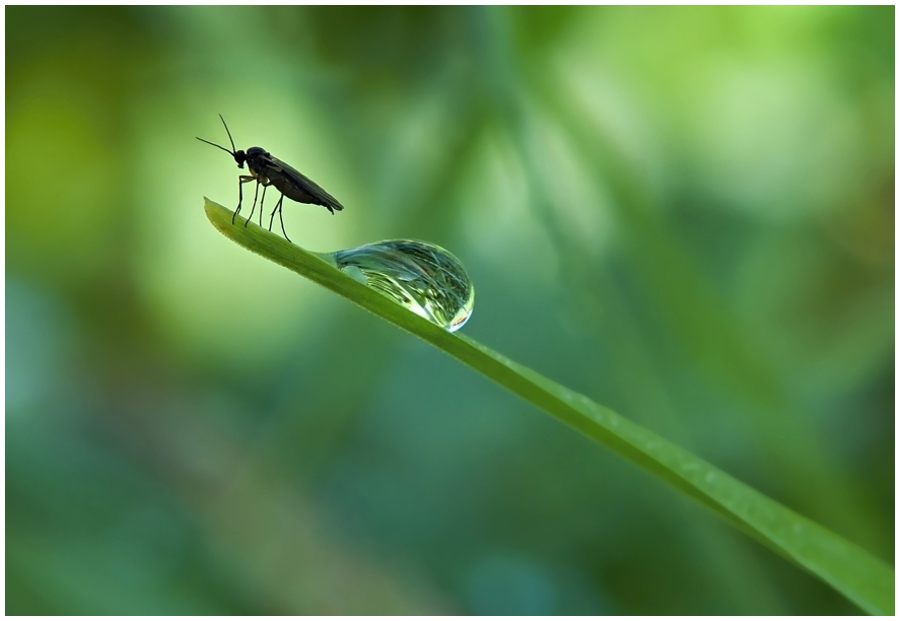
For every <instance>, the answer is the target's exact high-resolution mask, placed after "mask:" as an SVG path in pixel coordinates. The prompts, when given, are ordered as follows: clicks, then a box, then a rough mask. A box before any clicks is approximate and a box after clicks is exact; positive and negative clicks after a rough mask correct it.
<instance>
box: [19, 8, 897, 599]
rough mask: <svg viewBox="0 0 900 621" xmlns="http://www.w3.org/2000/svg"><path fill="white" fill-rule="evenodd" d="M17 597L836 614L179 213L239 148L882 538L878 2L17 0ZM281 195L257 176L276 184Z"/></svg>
mask: <svg viewBox="0 0 900 621" xmlns="http://www.w3.org/2000/svg"><path fill="white" fill-rule="evenodd" d="M6 16H7V22H6V23H7V26H6V28H7V30H6V46H7V47H6V57H7V65H6V73H7V83H6V93H7V99H6V110H7V116H6V131H7V144H6V161H7V169H6V179H7V188H6V190H7V194H6V225H7V236H6V242H7V246H6V247H7V253H6V261H7V263H6V265H7V272H6V335H7V345H6V347H7V349H6V362H7V377H6V380H7V381H6V389H7V390H6V395H7V396H6V398H7V403H6V413H7V416H6V494H7V495H6V509H7V512H6V535H7V537H6V543H7V547H6V576H7V584H6V587H7V589H6V593H7V610H6V612H7V613H10V614H194V613H200V614H280V613H295V614H392V613H393V614H442V613H463V614H470V613H474V614H846V613H855V612H857V609H855V608H854V607H853V606H852V605H851V604H850V603H849V602H847V601H845V600H843V599H842V598H841V597H840V596H839V595H838V594H837V593H835V592H833V591H832V590H831V589H830V588H829V587H827V586H826V585H824V584H822V583H820V582H818V581H816V580H815V579H814V578H813V577H811V576H809V575H807V574H806V573H804V572H802V571H801V570H799V569H798V568H796V567H794V566H793V565H790V564H789V563H788V562H786V561H785V560H783V559H781V558H778V557H776V556H774V555H773V554H771V553H770V552H769V551H768V550H765V549H763V548H762V547H760V546H759V545H758V544H756V543H754V542H752V541H750V540H749V539H747V538H746V537H744V536H743V535H741V534H740V533H737V532H734V531H733V530H732V529H730V528H729V527H728V526H726V525H724V524H722V523H720V522H719V520H717V519H716V518H715V517H714V516H713V515H711V514H708V513H707V512H705V511H704V510H702V509H701V508H699V507H697V506H695V505H694V504H692V503H691V502H690V501H688V500H687V499H685V498H682V497H680V496H678V495H677V494H675V493H673V492H672V491H671V490H669V489H667V488H665V487H664V486H661V485H659V484H658V483H657V482H655V481H654V480H652V479H651V478H650V477H647V476H646V475H645V474H644V473H642V472H639V471H637V470H635V469H634V468H632V467H631V466H629V465H627V464H625V463H622V462H621V461H620V460H618V459H617V458H616V457H614V456H613V455H610V454H608V453H606V452H604V451H602V450H600V449H598V448H597V447H596V446H593V445H592V444H590V443H589V442H588V441H587V440H585V439H584V438H582V437H580V436H578V435H577V434H574V433H572V432H571V431H570V430H568V429H566V428H564V427H563V426H561V425H559V424H557V423H555V422H554V421H552V420H550V419H548V418H547V417H545V416H544V415H543V414H541V413H540V412H538V411H537V410H535V409H534V408H532V407H531V406H528V405H527V404H524V403H523V402H520V401H517V400H516V399H515V398H513V397H512V396H510V395H508V394H506V393H504V392H503V391H502V390H501V389H500V388H498V387H496V386H494V385H492V384H490V383H488V382H487V381H485V379H484V378H481V377H479V376H477V375H476V374H474V373H472V372H470V371H468V370H467V369H465V368H463V367H461V366H459V365H457V364H456V363H455V362H453V361H452V360H449V359H447V358H445V357H442V356H441V355H440V354H439V353H438V352H436V351H432V350H431V349H429V348H428V347H426V346H425V345H424V344H422V343H419V342H417V341H415V340H414V339H410V338H409V337H408V336H407V335H405V334H403V333H401V332H399V331H396V330H394V329H392V328H390V327H389V326H386V325H382V322H380V321H378V320H377V319H376V318H374V317H371V316H369V315H367V314H365V313H363V312H361V311H359V310H358V309H356V308H353V307H351V306H350V305H348V304H346V303H345V302H343V301H342V300H340V299H338V298H336V297H335V296H331V295H330V294H329V293H327V292H325V291H324V290H321V289H319V288H317V287H315V286H313V285H312V284H311V283H308V282H306V281H304V280H302V279H300V278H297V277H296V276H294V275H293V274H291V273H289V272H287V271H285V270H279V269H277V268H275V267H274V266H272V265H271V264H269V263H268V262H267V261H265V260H263V259H261V258H259V257H255V256H251V255H248V254H247V253H245V252H243V251H242V250H241V249H239V248H238V247H236V246H234V245H233V244H229V243H227V242H226V241H224V240H222V239H221V237H220V236H219V235H218V233H216V231H215V230H213V229H212V228H211V227H210V226H209V224H208V223H207V222H206V218H205V216H204V214H203V212H202V210H201V209H200V204H201V201H200V198H201V197H202V196H203V195H208V196H210V198H212V199H214V200H217V201H218V202H222V203H224V204H226V205H229V204H230V203H229V201H233V200H235V190H236V187H235V186H236V179H235V177H236V176H237V173H238V172H239V171H238V170H237V169H236V167H235V166H234V161H233V160H232V159H230V158H229V157H228V156H226V155H225V154H224V153H222V152H220V151H218V150H216V149H212V148H210V147H208V146H205V145H202V144H200V143H198V142H197V141H196V140H194V136H202V137H204V138H207V139H210V140H214V141H217V142H220V143H222V142H224V139H225V136H224V131H223V130H222V129H221V125H220V123H219V121H218V118H217V114H218V113H221V114H223V115H224V117H225V118H226V120H227V121H228V123H229V126H230V128H231V130H232V133H233V135H234V138H235V142H236V143H237V146H238V148H241V149H246V148H248V147H250V146H256V145H259V146H263V147H264V148H266V149H267V150H269V151H270V152H272V153H273V154H275V155H276V156H277V157H279V158H282V159H284V160H285V161H287V162H289V163H290V164H291V165H293V166H295V167H296V168H298V169H299V170H301V171H303V172H304V173H305V174H308V175H309V176H310V177H312V178H313V179H315V180H316V181H317V182H318V183H320V184H321V185H322V186H323V187H325V188H327V189H328V191H329V192H330V193H332V194H334V195H335V196H336V197H338V199H339V200H340V201H341V202H342V203H343V204H344V205H345V206H346V208H347V209H346V211H344V212H342V213H340V214H338V215H336V216H331V215H330V214H328V213H327V211H325V210H324V209H321V208H313V207H310V206H305V205H297V204H293V203H291V204H289V205H286V207H285V223H286V227H287V229H288V233H289V234H290V235H291V238H292V239H294V241H295V242H297V243H299V244H300V245H301V246H304V247H307V248H311V249H313V250H323V251H324V250H336V249H339V248H344V247H351V246H355V245H359V244H362V243H366V242H371V241H375V240H377V239H383V238H398V237H416V238H421V239H426V240H429V241H431V242H433V243H436V244H439V245H441V246H444V247H446V248H449V249H451V250H452V252H453V253H454V254H455V255H456V256H458V257H460V258H461V259H462V260H463V262H464V263H465V264H466V266H467V269H468V271H469V273H470V275H471V276H472V278H473V280H474V282H475V284H476V288H477V289H478V300H477V305H476V310H475V314H474V317H473V319H472V321H470V322H469V324H468V325H467V326H466V328H465V329H466V331H467V333H468V334H470V335H471V336H473V337H474V338H476V339H478V340H480V341H482V342H484V343H485V344H487V345H489V346H491V347H494V348H496V349H498V350H500V351H503V352H504V353H507V354H509V355H510V356H512V357H514V358H515V359H517V360H519V361H521V362H523V363H525V364H527V365H529V366H531V367H533V368H534V369H535V370H537V371H539V372H541V373H543V374H545V375H547V376H548V377H552V378H554V379H557V380H560V381H562V382H563V383H565V384H566V385H568V386H570V387H571V388H573V389H575V390H578V391H580V392H583V393H585V394H587V395H590V396H591V397H592V398H593V399H595V400H596V401H598V402H600V403H603V404H606V405H608V406H610V407H612V408H614V409H616V410H617V411H619V412H621V413H622V414H624V415H626V416H629V417H631V418H632V419H634V420H635V421H636V422H639V423H641V424H642V425H645V426H647V427H649V428H651V429H654V430H655V431H658V432H659V433H661V434H662V435H664V436H666V437H667V438H669V439H671V440H673V441H675V442H677V443H679V444H681V445H683V446H685V448H688V449H689V450H691V451H693V452H694V453H696V454H698V455H700V456H702V457H704V458H706V459H708V460H709V461H711V462H712V463H714V464H716V465H717V466H719V467H721V468H723V469H725V470H726V471H728V472H730V473H732V474H734V475H736V476H737V477H738V478H740V479H742V480H744V481H746V482H747V483H749V484H751V485H753V486H754V487H756V488H757V489H759V490H760V491H762V492H764V493H766V494H767V495H769V496H771V497H773V498H775V499H777V500H779V501H781V502H783V503H784V504H786V505H788V506H789V507H791V508H793V509H795V510H797V511H799V512H801V513H803V514H805V515H806V516H808V517H810V518H812V519H814V520H816V521H818V522H819V523H821V524H823V525H824V526H826V527H828V528H831V529H833V530H835V531H836V532H838V533H840V534H842V535H844V536H846V537H847V538H849V539H850V540H852V541H854V542H856V543H858V544H860V545H862V546H864V547H865V548H867V549H868V550H870V551H872V552H873V553H874V554H876V555H877V556H879V557H881V558H882V559H883V560H885V561H886V562H888V563H893V560H894V558H893V549H894V535H893V523H894V508H893V507H894V468H893V464H894V445H893V436H894V433H893V431H894V418H893V404H894V384H893V373H894V346H893V343H894V284H893V283H894V262H893V256H894V237H893V231H894V226H893V224H894V222H893V219H894V211H893V204H894V144H893V136H894V116H893V111H894V65H893V59H894V30H893V23H894V8H893V7H753V8H745V7H691V8H679V7H652V8H651V7H645V8H637V7H635V8H628V7H607V8H602V7H597V8H589V7H578V8H566V7H559V8H540V7H534V8H500V7H495V8H480V7H455V8H437V7H435V8H388V7H383V8H379V7H371V8H358V7H344V8H338V7H334V8H332V7H227V8H225V7H145V8H105V7H82V8H78V7H33V8H32V7H9V8H7V9H6ZM272 204H273V205H274V203H272Z"/></svg>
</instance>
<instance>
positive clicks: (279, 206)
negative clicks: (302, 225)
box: [278, 194, 291, 241]
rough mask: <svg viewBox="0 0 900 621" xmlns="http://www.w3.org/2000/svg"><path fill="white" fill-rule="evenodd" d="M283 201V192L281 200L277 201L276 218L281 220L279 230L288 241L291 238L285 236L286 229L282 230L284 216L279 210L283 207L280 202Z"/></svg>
mask: <svg viewBox="0 0 900 621" xmlns="http://www.w3.org/2000/svg"><path fill="white" fill-rule="evenodd" d="M283 201H284V194H282V195H281V200H280V201H278V219H279V220H281V232H282V233H284V238H285V239H286V240H288V241H291V238H290V237H288V236H287V231H285V230H284V216H283V215H282V212H281V210H282V209H284V206H283V205H282V204H281V203H282V202H283Z"/></svg>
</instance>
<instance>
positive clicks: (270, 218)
mask: <svg viewBox="0 0 900 621" xmlns="http://www.w3.org/2000/svg"><path fill="white" fill-rule="evenodd" d="M283 200H284V194H282V195H281V198H279V199H278V202H277V203H275V209H273V210H272V215H271V216H269V230H270V231H271V230H272V223H273V222H275V213H276V212H277V211H278V208H279V207H281V201H283Z"/></svg>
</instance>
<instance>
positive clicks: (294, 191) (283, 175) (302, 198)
mask: <svg viewBox="0 0 900 621" xmlns="http://www.w3.org/2000/svg"><path fill="white" fill-rule="evenodd" d="M219 118H220V119H222V125H225V133H227V134H228V140H229V141H230V142H231V151H229V150H228V149H226V148H225V147H223V146H220V145H217V144H216V143H214V142H210V141H209V140H204V139H203V138H200V137H197V140H199V141H200V142H205V143H206V144H211V145H212V146H214V147H217V148H219V149H222V150H223V151H225V152H226V153H228V154H229V155H231V157H233V158H234V161H235V162H237V165H238V168H243V167H244V162H247V168H249V169H250V174H249V175H240V176H238V204H237V209H235V210H234V215H233V216H231V223H232V224H234V220H235V218H237V215H238V214H239V213H240V212H241V203H242V202H243V201H244V191H243V186H244V184H245V183H249V182H250V181H254V180H255V181H256V192H254V193H253V206H252V207H251V208H250V217H249V218H247V220H246V222H244V226H247V224H248V223H249V222H250V219H251V218H253V212H254V211H255V210H256V198H257V196H258V195H259V186H262V188H263V194H262V200H260V202H259V225H260V226H262V219H263V203H264V202H265V200H266V188H268V187H269V186H270V185H274V186H275V189H277V190H278V191H280V192H281V198H279V199H278V203H277V204H276V205H275V209H273V210H272V215H271V216H270V217H269V230H270V231H271V230H272V223H273V222H274V220H275V213H276V212H277V213H278V219H279V220H280V221H281V232H282V233H284V238H285V239H286V240H288V241H291V239H290V238H289V237H288V236H287V232H286V231H285V230H284V218H283V216H282V212H281V210H282V203H283V202H284V197H285V196H287V197H288V198H289V199H291V200H292V201H296V202H298V203H308V204H311V205H322V206H323V207H325V208H326V209H328V211H330V212H331V213H332V215H333V214H334V212H335V211H342V210H343V209H344V206H343V205H341V204H340V203H339V202H338V201H337V199H336V198H334V197H333V196H332V195H331V194H329V193H328V192H326V191H325V190H323V189H322V188H320V187H319V186H318V185H316V183H315V182H314V181H313V180H312V179H310V178H309V177H307V176H305V175H303V174H302V173H300V171H298V170H297V169H295V168H293V167H291V166H289V165H287V164H285V163H284V162H282V161H281V160H280V159H278V158H277V157H272V154H270V153H269V152H268V151H266V150H265V149H263V148H262V147H250V148H249V149H247V151H246V152H244V151H238V150H237V149H236V148H235V146H234V139H232V137H231V132H230V131H228V125H227V124H226V123H225V119H224V118H223V117H222V115H221V114H220V115H219Z"/></svg>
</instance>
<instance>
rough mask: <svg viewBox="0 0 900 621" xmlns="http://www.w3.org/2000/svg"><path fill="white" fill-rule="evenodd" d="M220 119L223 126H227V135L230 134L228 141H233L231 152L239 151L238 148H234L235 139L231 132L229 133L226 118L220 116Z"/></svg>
mask: <svg viewBox="0 0 900 621" xmlns="http://www.w3.org/2000/svg"><path fill="white" fill-rule="evenodd" d="M219 118H220V119H222V125H224V126H225V133H226V134H228V140H230V141H231V150H232V151H237V148H235V146H234V139H233V138H232V137H231V132H230V131H228V124H227V123H226V122H225V118H224V117H223V116H222V115H221V114H219Z"/></svg>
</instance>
